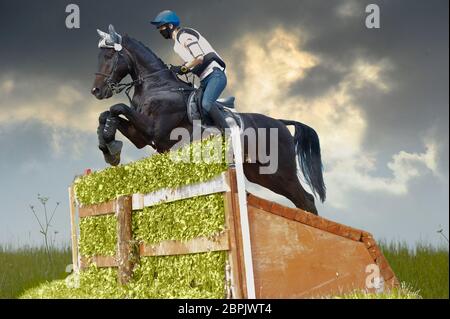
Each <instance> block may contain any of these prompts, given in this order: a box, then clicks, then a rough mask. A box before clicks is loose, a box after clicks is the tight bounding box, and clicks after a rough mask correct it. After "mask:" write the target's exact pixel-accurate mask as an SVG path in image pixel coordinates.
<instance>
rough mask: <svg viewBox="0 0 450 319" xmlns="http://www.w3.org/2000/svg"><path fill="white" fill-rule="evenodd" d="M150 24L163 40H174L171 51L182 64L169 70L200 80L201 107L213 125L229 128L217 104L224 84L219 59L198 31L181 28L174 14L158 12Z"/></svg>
mask: <svg viewBox="0 0 450 319" xmlns="http://www.w3.org/2000/svg"><path fill="white" fill-rule="evenodd" d="M151 23H152V24H153V25H155V26H156V28H157V29H158V30H159V32H160V33H161V35H162V36H163V37H164V38H165V39H173V40H174V41H175V45H174V47H173V49H174V51H175V52H176V53H177V54H178V55H179V56H180V57H181V59H182V60H184V61H185V63H184V64H183V65H180V66H172V67H171V70H172V71H173V72H175V73H177V74H180V75H183V74H186V73H189V72H192V73H194V74H195V75H197V76H198V77H199V78H200V84H201V88H202V89H203V98H202V107H203V109H204V110H205V111H206V112H207V113H208V115H209V117H210V118H211V119H212V120H213V122H214V124H215V125H216V126H217V127H219V128H220V129H221V130H222V131H224V130H225V128H228V127H229V126H228V124H227V122H226V120H225V117H224V115H223V114H222V112H221V110H220V109H219V108H218V105H217V102H216V100H217V99H218V98H219V96H220V94H221V93H222V91H223V90H224V89H225V86H226V85H227V77H226V75H225V67H226V66H225V63H224V62H223V60H222V58H221V57H220V56H219V55H218V54H217V52H216V51H215V50H214V49H213V48H212V46H211V45H210V44H209V43H208V41H207V40H206V39H205V38H204V37H202V35H201V34H200V33H199V32H198V31H196V30H194V29H191V28H181V27H180V19H179V18H178V16H177V15H176V14H175V12H173V11H170V10H165V11H162V12H160V13H159V14H158V15H157V16H156V17H155V19H153V21H151Z"/></svg>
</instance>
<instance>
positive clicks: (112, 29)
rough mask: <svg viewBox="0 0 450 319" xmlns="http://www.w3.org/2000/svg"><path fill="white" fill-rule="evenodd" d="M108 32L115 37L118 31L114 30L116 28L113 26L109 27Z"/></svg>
mask: <svg viewBox="0 0 450 319" xmlns="http://www.w3.org/2000/svg"><path fill="white" fill-rule="evenodd" d="M108 31H109V34H110V35H111V36H114V34H115V33H116V30H114V26H113V25H112V24H110V25H109V26H108Z"/></svg>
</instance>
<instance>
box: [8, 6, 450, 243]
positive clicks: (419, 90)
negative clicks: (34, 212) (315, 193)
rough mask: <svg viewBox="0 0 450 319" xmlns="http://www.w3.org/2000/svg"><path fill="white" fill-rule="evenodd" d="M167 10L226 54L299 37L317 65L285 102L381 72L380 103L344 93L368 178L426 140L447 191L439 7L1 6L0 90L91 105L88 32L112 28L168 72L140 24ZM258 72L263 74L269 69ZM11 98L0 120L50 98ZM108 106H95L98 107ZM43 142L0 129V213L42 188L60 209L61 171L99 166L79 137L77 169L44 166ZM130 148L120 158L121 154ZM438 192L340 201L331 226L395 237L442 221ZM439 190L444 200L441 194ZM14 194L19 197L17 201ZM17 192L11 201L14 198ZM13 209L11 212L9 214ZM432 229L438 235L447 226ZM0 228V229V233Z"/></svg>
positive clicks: (420, 188)
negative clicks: (251, 40) (357, 126)
mask: <svg viewBox="0 0 450 319" xmlns="http://www.w3.org/2000/svg"><path fill="white" fill-rule="evenodd" d="M69 3H76V4H78V5H79V6H80V9H81V29H79V30H68V29H66V27H65V24H64V21H65V18H66V13H65V7H66V5H67V4H69ZM368 3H377V4H379V5H380V8H381V29H380V30H368V29H366V28H365V27H364V17H365V13H364V7H365V5H366V4H368ZM345 4H347V5H348V6H349V7H348V8H349V10H350V9H352V8H353V10H354V11H352V10H350V11H349V12H348V15H345V14H343V13H342V14H341V15H339V14H337V13H338V12H339V10H340V8H341V9H342V6H343V5H345ZM167 8H171V9H173V10H175V11H177V13H178V14H179V15H180V16H181V18H182V22H183V24H185V25H188V26H192V27H194V28H196V29H198V30H200V31H201V32H202V34H204V35H205V36H206V37H207V38H208V39H209V40H210V41H211V42H212V44H213V45H214V47H216V49H217V50H218V51H219V52H222V51H225V50H227V52H229V50H228V49H229V48H230V47H231V45H232V44H233V43H234V41H235V40H237V39H238V38H240V37H241V36H242V35H245V34H252V33H253V34H259V33H266V32H267V33H269V32H270V31H271V30H273V28H274V27H275V26H282V27H284V28H285V30H287V32H289V30H293V29H300V30H301V31H303V32H304V33H305V34H306V35H307V39H306V40H307V41H306V42H304V43H302V44H301V46H302V47H301V49H302V50H304V51H307V52H309V53H312V54H314V55H315V56H318V57H319V58H320V60H321V61H323V62H324V63H323V64H319V65H318V66H316V67H314V68H312V69H311V70H310V71H309V73H308V74H307V76H306V77H305V78H303V79H302V80H300V81H299V82H297V83H294V84H293V85H292V86H290V87H287V88H286V94H287V95H291V96H297V95H298V96H302V97H305V98H307V99H314V98H316V97H318V96H320V95H322V94H325V93H326V92H327V91H328V90H330V89H332V88H333V87H335V86H336V85H339V83H341V82H342V79H343V78H345V76H347V75H348V74H349V72H351V70H350V68H351V66H352V65H353V63H354V62H355V61H356V60H357V59H364V60H366V61H369V62H372V63H378V62H379V61H382V60H386V61H389V62H390V63H391V65H392V68H390V69H388V70H387V71H386V73H385V74H384V76H385V77H386V79H388V83H387V85H388V86H390V87H391V91H390V92H387V93H382V92H381V93H380V92H379V91H378V90H377V89H375V88H370V87H366V88H361V89H360V90H358V91H355V92H352V94H353V96H354V97H355V98H356V104H357V105H358V106H359V107H360V108H361V110H362V112H364V114H365V119H366V122H367V125H368V128H367V131H366V136H365V145H364V146H365V150H366V151H368V152H375V153H376V154H377V159H378V160H379V162H378V163H377V164H378V165H377V170H378V167H380V169H379V171H377V174H379V175H383V174H384V173H386V172H384V171H383V169H382V167H385V166H386V165H385V164H386V163H387V162H389V161H390V160H391V159H392V155H393V154H396V153H398V152H399V151H400V150H405V151H408V152H419V153H422V152H424V145H423V141H422V138H424V137H426V136H427V134H431V137H432V138H433V139H435V140H436V141H438V142H439V143H440V149H439V150H440V153H439V155H440V171H441V172H442V173H443V175H444V176H445V175H447V183H448V134H449V132H448V108H449V96H448V85H449V79H448V67H449V65H448V54H449V52H448V1H447V0H430V1H426V0H415V1H411V0H396V1H392V0H391V1H387V0H386V1H380V0H377V1H360V0H357V1H352V0H346V1H344V0H336V1H329V0H323V1H318V0H290V1H286V0H277V1H260V0H246V1H242V0H240V1H237V0H232V1H218V0H216V1H197V0H194V1H149V0H145V1H144V0H139V1H137V0H136V1H123V0H120V1H119V0H108V1H106V0H101V1H88V0H82V1H81V0H74V1H61V0H53V1H24V0H18V1H3V0H2V1H1V2H0V45H1V49H0V72H1V74H0V80H1V79H3V78H2V77H1V76H7V75H8V74H11V75H13V78H14V75H16V76H15V78H16V79H26V78H27V77H28V76H29V77H30V79H38V78H39V76H45V77H47V78H52V79H53V80H52V82H51V83H61V84H64V83H69V84H73V85H72V86H73V87H75V88H76V89H77V90H79V91H80V92H82V94H83V97H84V98H85V100H83V102H84V101H89V99H92V98H91V97H90V96H89V88H90V86H91V84H92V81H93V72H95V71H96V67H97V51H98V49H97V42H98V36H97V33H96V31H95V30H96V29H97V28H100V29H103V30H105V29H106V28H107V26H108V24H109V23H113V24H114V25H115V26H116V29H117V30H118V31H119V32H120V33H128V34H130V35H131V36H133V37H135V38H137V39H139V40H141V41H143V42H144V43H145V44H147V45H148V46H149V47H151V48H152V49H153V50H154V51H155V52H156V53H157V54H158V55H160V56H161V57H162V58H163V59H164V60H165V61H167V62H176V61H178V59H177V57H176V56H175V55H174V53H173V52H172V48H171V47H172V43H171V42H170V41H166V40H164V39H162V38H161V36H160V35H159V34H158V33H157V32H156V31H155V29H154V28H153V27H152V26H151V25H150V24H149V20H150V19H151V18H152V17H153V16H154V15H155V14H156V13H158V12H159V11H161V10H163V9H167ZM229 54H232V55H231V56H229V57H228V58H229V61H227V62H229V68H230V69H232V71H233V72H234V73H235V74H238V75H239V74H240V71H241V70H242V63H244V62H245V61H243V60H241V55H240V54H241V52H238V51H236V52H231V53H229ZM274 63H276V61H274ZM334 66H336V67H334ZM266 67H267V69H268V70H270V67H271V65H268V66H266ZM240 78H241V77H238V79H240ZM34 81H36V80H34ZM20 89H21V87H20V86H19V89H16V90H15V91H14V95H15V96H14V97H11V98H9V99H8V97H7V98H6V99H5V97H2V98H3V101H2V102H3V103H0V109H2V112H7V108H12V107H14V104H15V103H18V102H20V103H21V104H24V103H25V102H24V101H25V100H27V99H29V100H30V103H33V101H35V100H36V99H41V98H42V97H43V96H45V95H51V94H52V89H54V87H52V86H49V87H47V88H43V87H42V86H41V85H40V86H36V89H35V90H34V91H33V90H32V88H28V87H27V90H24V91H20ZM0 92H1V91H0ZM0 94H1V93H0ZM45 101H46V100H45ZM109 102H110V101H106V102H105V103H104V104H105V107H106V105H108V103H109ZM97 103H101V102H98V101H97ZM280 103H281V102H280ZM55 107H57V106H56V105H55ZM81 107H83V106H81ZM84 107H85V108H86V107H87V106H84ZM76 110H77V109H76V108H75V107H74V108H71V109H70V110H68V112H70V113H74V114H76V112H77V111H76ZM255 111H257V110H255ZM297 120H301V119H297ZM2 125H3V124H2ZM5 132H6V133H5ZM51 133H52V132H51V131H50V130H49V129H48V128H46V127H40V126H33V124H32V123H28V124H26V125H22V124H21V127H18V126H17V127H15V128H6V129H4V130H3V131H2V130H1V128H0V134H3V135H2V136H0V149H1V151H0V155H1V159H0V168H1V169H2V176H3V181H2V182H0V184H1V185H0V186H2V189H7V190H8V192H5V193H4V195H5V198H6V199H7V200H8V201H7V204H6V206H5V208H4V209H5V210H4V211H3V212H0V213H4V212H13V211H14V210H17V209H22V210H23V211H25V210H26V207H25V206H23V205H22V202H25V203H27V200H29V199H30V198H31V196H34V195H35V193H36V192H37V191H40V190H41V189H42V186H44V187H43V188H44V189H43V190H42V191H43V192H47V194H50V195H52V192H53V194H55V196H56V197H57V199H59V200H62V201H63V200H64V198H65V197H64V196H66V188H65V187H66V186H67V184H68V183H69V182H70V181H71V179H72V177H73V176H72V175H73V172H81V171H82V170H83V169H84V168H86V166H87V167H92V168H95V167H103V166H102V165H103V162H102V158H101V155H100V154H99V153H98V152H97V149H96V141H95V129H94V130H93V134H92V135H91V136H89V138H87V137H86V149H89V150H90V151H89V152H86V153H83V157H82V159H81V160H79V161H74V160H70V159H68V160H64V161H63V160H61V159H55V158H52V157H51V156H50V155H49V154H50V152H52V148H51V142H52V141H51V139H50V137H49V136H50V134H51ZM87 140H89V142H87ZM70 142H71V141H67V143H70ZM131 149H132V148H129V149H127V154H128V152H131ZM27 163H31V164H27ZM33 163H38V166H37V167H40V166H39V163H41V164H42V163H43V164H42V165H41V166H42V167H44V168H41V169H40V171H38V172H37V173H36V172H34V171H33V169H39V168H36V167H34V166H33ZM20 168H24V169H25V170H31V171H30V172H31V174H32V176H33V178H31V180H30V181H28V179H29V176H28V175H27V174H25V173H24V174H23V176H18V175H15V174H14V173H13V172H14V170H15V169H20ZM46 170H47V171H49V172H51V174H52V179H51V183H50V182H49V183H47V184H46V185H42V181H47V180H48V174H46ZM385 170H387V169H385ZM387 173H390V172H389V171H388V172H387ZM9 181H11V182H9ZM419 182H420V183H419ZM442 189H443V188H442V185H440V184H438V183H437V182H436V181H435V180H434V179H433V177H432V176H427V177H424V178H422V179H420V180H419V181H417V182H416V183H415V184H414V185H413V188H412V190H411V194H410V196H409V197H408V198H409V200H408V201H406V202H407V203H406V204H405V203H404V202H405V201H404V200H403V199H401V198H400V199H399V198H395V197H388V196H383V197H381V196H382V195H377V194H375V195H373V194H365V195H364V196H362V195H361V194H359V193H357V192H355V193H354V194H352V195H354V197H355V201H354V202H353V203H352V208H353V209H354V210H355V211H360V214H361V215H360V216H358V215H345V214H343V213H342V212H337V211H336V212H333V213H335V214H336V215H332V217H333V218H334V219H337V220H342V221H343V222H346V223H348V224H350V225H354V226H356V227H361V228H367V229H372V225H375V226H373V227H375V228H376V229H377V230H381V231H378V233H379V234H381V235H383V236H386V237H389V236H392V234H394V235H395V234H396V231H399V228H395V229H394V228H393V227H394V226H393V225H398V224H400V223H401V222H402V221H403V220H410V221H412V220H413V218H412V217H413V216H409V215H408V214H409V213H411V212H412V213H414V214H415V215H417V212H418V211H422V210H423V211H426V210H430V209H431V208H433V209H432V210H433V213H434V214H441V213H442V211H445V212H446V211H448V195H445V194H443V193H442ZM444 189H445V191H448V184H447V186H446V187H444ZM22 190H24V191H23V192H21V191H22ZM19 193H20V194H21V196H22V197H20V198H15V196H18V195H17V194H19ZM446 196H447V197H446ZM18 201H20V202H21V204H20V205H22V206H23V207H22V206H20V205H19V204H17V202H18ZM380 203H382V204H380ZM420 205H423V206H420ZM373 207H379V209H380V210H382V211H383V213H380V214H379V215H376V213H375V215H374V211H373ZM430 207H431V208H430ZM442 208H443V210H442ZM392 212H399V213H398V214H397V215H396V216H395V217H391V216H389V214H391V213H392ZM362 216H364V217H362ZM442 216H444V215H442ZM445 216H448V215H445ZM27 217H29V216H28V215H26V213H23V217H21V220H16V224H13V225H12V226H11V227H13V228H14V229H16V226H17V229H18V228H19V227H20V224H21V221H22V220H26V218H27ZM346 218H347V219H346ZM437 219H438V218H435V220H437ZM11 220H14V218H11ZM386 220H393V221H395V222H394V223H392V225H391V226H392V227H391V226H389V227H391V229H390V228H389V227H386V225H385V221H386ZM416 220H417V221H416V223H415V224H414V225H413V226H409V225H408V224H404V225H403V226H402V227H404V228H405V229H404V231H403V230H401V231H400V233H401V234H399V236H400V237H401V238H405V237H408V236H409V237H408V238H412V239H415V238H417V233H419V232H420V231H421V229H422V225H423V224H425V223H426V222H427V220H426V218H425V217H423V216H420V218H418V219H417V218H416ZM411 223H412V222H411ZM444 223H446V224H447V225H448V217H447V220H444ZM0 224H2V223H0ZM5 225H6V224H5ZM65 226H67V225H65ZM429 226H430V225H428V226H427V227H429ZM2 227H4V228H6V227H7V226H2ZM395 227H396V226H395ZM4 228H2V229H0V230H2V231H3V230H4ZM62 228H63V229H67V227H62ZM410 228H411V229H413V231H412V230H409V229H410ZM386 229H387V230H386ZM2 231H0V233H2ZM374 231H375V229H374ZM431 232H433V229H431ZM405 234H406V236H405ZM1 240H2V239H1V237H0V241H1ZM4 240H7V239H4Z"/></svg>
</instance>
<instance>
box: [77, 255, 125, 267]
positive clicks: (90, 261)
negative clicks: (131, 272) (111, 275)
mask: <svg viewBox="0 0 450 319" xmlns="http://www.w3.org/2000/svg"><path fill="white" fill-rule="evenodd" d="M90 265H95V266H96V267H99V268H106V267H117V259H116V256H92V257H84V256H81V258H80V269H81V270H83V269H86V268H88V267H89V266H90Z"/></svg>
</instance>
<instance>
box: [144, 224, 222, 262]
mask: <svg viewBox="0 0 450 319" xmlns="http://www.w3.org/2000/svg"><path fill="white" fill-rule="evenodd" d="M229 248H230V247H229V242H228V231H227V230H225V231H223V232H221V233H220V234H218V235H217V236H215V237H197V238H194V239H191V240H186V241H181V240H165V241H162V242H160V243H158V244H154V245H146V244H140V245H139V255H140V256H173V255H187V254H197V253H205V252H210V251H224V250H228V249H229Z"/></svg>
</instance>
